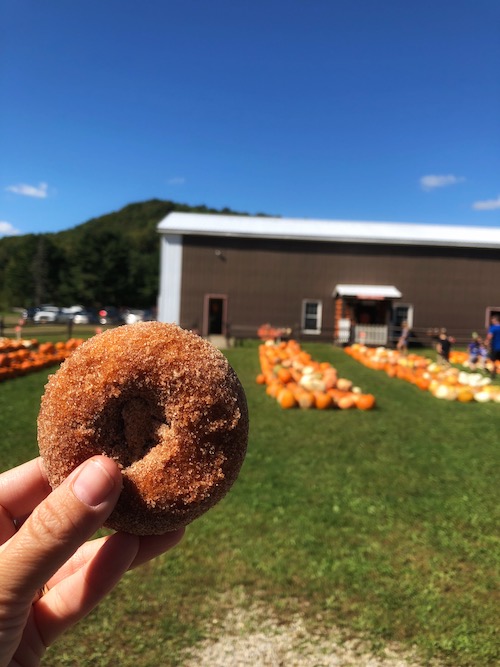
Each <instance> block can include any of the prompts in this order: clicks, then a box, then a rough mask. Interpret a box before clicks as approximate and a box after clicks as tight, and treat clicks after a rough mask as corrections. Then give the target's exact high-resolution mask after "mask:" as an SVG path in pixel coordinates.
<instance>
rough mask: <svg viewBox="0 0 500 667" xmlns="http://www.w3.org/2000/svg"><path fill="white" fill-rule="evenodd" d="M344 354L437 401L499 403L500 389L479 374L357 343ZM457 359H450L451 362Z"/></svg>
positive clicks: (420, 357) (413, 355)
mask: <svg viewBox="0 0 500 667" xmlns="http://www.w3.org/2000/svg"><path fill="white" fill-rule="evenodd" d="M345 352H346V353H347V354H348V355H350V356H351V357H352V358H353V359H356V360H357V361H359V362H360V363H362V364H364V365H365V366H367V367H368V368H372V369H374V370H380V371H385V372H386V373H387V375H388V376H389V377H397V378H399V379H401V380H406V381H407V382H411V383H412V384H414V385H416V386H417V387H418V388H419V389H422V390H423V391H429V392H430V393H431V394H432V395H433V396H435V397H436V398H441V399H445V400H448V401H460V402H462V403H470V402H472V401H477V402H479V403H487V402H489V401H494V402H496V403H500V386H498V385H494V384H492V382H491V379H490V378H489V377H486V376H485V375H483V374H482V373H479V372H467V371H465V370H460V369H459V368H456V367H455V366H450V365H444V364H442V363H439V362H434V361H432V359H429V358H428V357H424V356H421V355H418V354H406V355H404V354H401V353H400V352H398V351H397V350H390V349H388V348H385V347H377V348H370V347H367V346H365V345H361V344H358V343H356V344H353V345H351V346H349V347H346V348H345ZM457 360H458V358H457V357H454V358H451V357H450V361H452V362H456V361H457Z"/></svg>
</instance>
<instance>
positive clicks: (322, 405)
mask: <svg viewBox="0 0 500 667" xmlns="http://www.w3.org/2000/svg"><path fill="white" fill-rule="evenodd" d="M313 396H314V405H315V406H316V408H317V409H318V410H326V409H328V408H331V407H332V403H333V400H332V397H331V396H330V394H328V393H327V392H326V391H315V392H314V393H313Z"/></svg>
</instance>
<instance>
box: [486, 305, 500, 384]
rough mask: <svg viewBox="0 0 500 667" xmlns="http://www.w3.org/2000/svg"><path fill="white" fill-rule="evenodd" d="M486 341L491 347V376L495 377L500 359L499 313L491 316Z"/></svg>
mask: <svg viewBox="0 0 500 667" xmlns="http://www.w3.org/2000/svg"><path fill="white" fill-rule="evenodd" d="M486 341H487V343H488V345H489V348H490V360H491V377H492V378H494V377H495V376H496V374H497V368H496V362H497V361H500V317H499V316H498V315H493V316H492V318H491V325H490V328H489V329H488V334H487V336H486Z"/></svg>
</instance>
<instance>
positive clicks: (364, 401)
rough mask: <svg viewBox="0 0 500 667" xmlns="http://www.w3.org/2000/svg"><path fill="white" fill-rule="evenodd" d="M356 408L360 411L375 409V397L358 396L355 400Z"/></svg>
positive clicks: (370, 395) (368, 395)
mask: <svg viewBox="0 0 500 667" xmlns="http://www.w3.org/2000/svg"><path fill="white" fill-rule="evenodd" d="M356 407H357V408H359V409H360V410H371V409H372V408H374V407H375V396H374V395H373V394H359V396H358V397H357V398H356Z"/></svg>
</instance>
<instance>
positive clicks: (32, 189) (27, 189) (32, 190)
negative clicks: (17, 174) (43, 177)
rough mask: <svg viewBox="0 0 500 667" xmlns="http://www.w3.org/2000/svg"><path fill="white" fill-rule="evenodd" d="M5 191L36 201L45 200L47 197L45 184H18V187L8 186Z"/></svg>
mask: <svg viewBox="0 0 500 667" xmlns="http://www.w3.org/2000/svg"><path fill="white" fill-rule="evenodd" d="M5 189H6V190H7V192H13V193H14V194H15V195H22V196H23V197H37V198H38V199H45V198H46V197H47V196H48V185H47V183H39V184H38V185H28V184H27V183H18V185H9V186H8V187H6V188H5Z"/></svg>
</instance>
